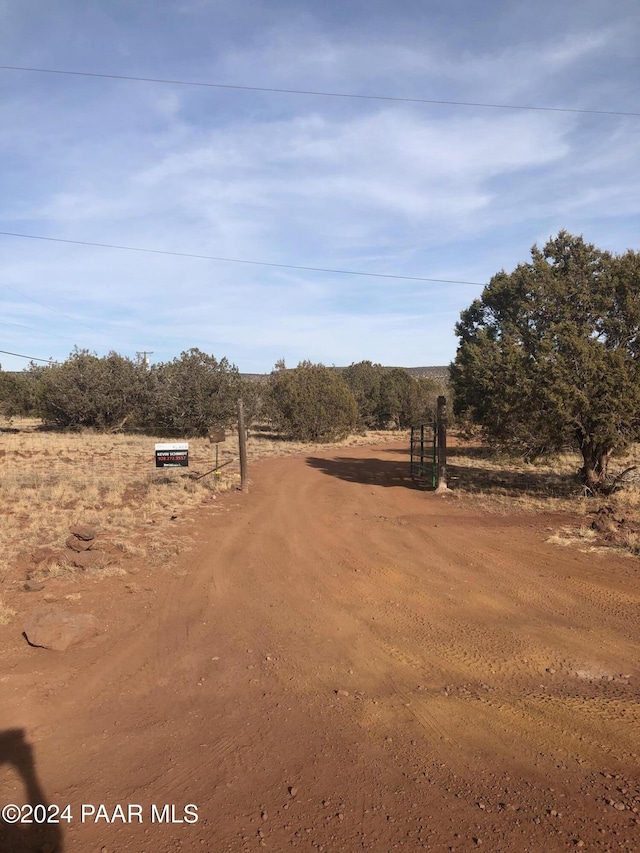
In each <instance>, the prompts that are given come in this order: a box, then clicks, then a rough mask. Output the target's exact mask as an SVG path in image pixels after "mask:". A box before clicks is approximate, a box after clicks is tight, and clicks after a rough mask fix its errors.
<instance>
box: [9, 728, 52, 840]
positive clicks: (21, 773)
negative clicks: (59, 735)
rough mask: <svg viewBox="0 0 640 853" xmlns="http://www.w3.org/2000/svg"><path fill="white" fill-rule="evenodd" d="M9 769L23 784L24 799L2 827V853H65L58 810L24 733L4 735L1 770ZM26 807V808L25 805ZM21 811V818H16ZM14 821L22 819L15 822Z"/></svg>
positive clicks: (16, 731) (12, 731) (18, 797)
mask: <svg viewBox="0 0 640 853" xmlns="http://www.w3.org/2000/svg"><path fill="white" fill-rule="evenodd" d="M3 767H9V768H10V769H11V770H12V771H13V773H14V775H15V776H17V777H19V780H20V782H21V783H22V787H23V789H24V790H23V792H22V795H15V802H16V803H17V806H16V807H15V808H13V807H12V806H8V809H9V812H6V808H7V804H6V803H3V805H4V806H5V814H4V817H5V818H6V820H3V821H2V822H1V823H0V853H42V851H46V853H62V850H63V841H62V830H61V828H60V823H48V822H45V819H47V818H48V820H60V815H59V812H58V811H57V807H56V806H52V805H49V803H48V802H47V799H46V797H45V794H44V791H43V789H42V786H41V784H40V781H39V779H38V774H37V772H36V764H35V758H34V754H33V748H32V747H31V745H30V744H29V743H28V741H27V740H26V737H25V732H24V730H23V729H8V730H6V731H3V732H0V768H3ZM23 803H26V805H22V804H23ZM16 811H17V814H14V813H15V812H16ZM14 818H18V819H17V820H14Z"/></svg>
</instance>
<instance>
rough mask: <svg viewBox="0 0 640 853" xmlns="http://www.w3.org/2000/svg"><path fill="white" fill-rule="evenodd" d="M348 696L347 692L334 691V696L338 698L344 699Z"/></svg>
mask: <svg viewBox="0 0 640 853" xmlns="http://www.w3.org/2000/svg"><path fill="white" fill-rule="evenodd" d="M348 695H349V691H348V690H336V696H340V697H343V698H344V697H346V696H348Z"/></svg>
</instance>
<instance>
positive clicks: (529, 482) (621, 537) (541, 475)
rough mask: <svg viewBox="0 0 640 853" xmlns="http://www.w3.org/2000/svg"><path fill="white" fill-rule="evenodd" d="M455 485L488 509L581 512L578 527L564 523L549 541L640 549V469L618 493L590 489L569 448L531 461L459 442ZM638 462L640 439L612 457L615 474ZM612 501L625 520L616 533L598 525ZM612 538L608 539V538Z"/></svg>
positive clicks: (453, 457)
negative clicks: (598, 515)
mask: <svg viewBox="0 0 640 853" xmlns="http://www.w3.org/2000/svg"><path fill="white" fill-rule="evenodd" d="M449 461H450V465H449V471H450V474H451V477H450V485H451V486H452V487H453V488H454V490H455V491H454V494H455V495H456V497H457V498H458V499H459V500H461V501H463V502H464V501H467V502H473V503H474V504H475V505H479V506H480V507H482V508H483V509H484V510H485V511H488V512H498V513H505V514H506V513H512V512H518V511H519V512H532V513H541V512H545V513H563V514H568V515H572V516H577V517H578V519H579V521H578V522H577V524H576V526H575V527H571V528H566V527H565V528H562V529H560V530H559V531H558V532H557V533H556V534H554V535H553V536H552V537H550V539H549V540H548V541H550V542H552V543H553V544H556V545H562V546H566V545H573V546H576V547H580V548H582V549H585V548H586V549H588V550H591V551H593V550H599V549H600V548H601V546H602V545H603V544H606V546H607V547H609V548H611V547H616V548H622V549H623V550H625V551H627V552H630V553H633V554H640V532H638V531H639V530H640V475H639V474H638V473H637V472H633V473H632V474H631V476H630V478H629V479H628V480H627V481H626V482H625V483H624V484H623V485H622V487H621V488H620V489H619V490H618V491H616V492H614V494H612V495H610V496H607V497H604V496H595V497H593V496H590V495H587V494H585V490H584V488H583V486H582V483H581V481H580V478H579V476H578V470H579V468H580V467H581V465H582V459H581V457H580V456H579V454H573V453H564V454H558V455H556V456H555V457H553V458H545V459H541V460H538V461H536V462H534V463H530V464H525V463H524V462H523V461H522V460H521V459H518V458H514V457H510V456H507V455H504V454H494V453H491V452H490V451H489V450H488V449H487V448H484V447H480V446H477V445H471V444H469V443H466V444H465V443H464V441H462V440H460V441H458V442H457V443H456V442H454V446H453V447H452V448H451V450H450V455H449ZM633 465H637V466H638V468H639V469H640V445H638V444H636V445H633V446H632V447H630V448H629V450H628V452H627V453H626V454H625V455H623V456H620V457H618V458H615V459H614V460H612V462H611V464H610V466H609V467H610V474H611V475H612V476H615V475H616V474H617V473H619V472H622V471H624V470H625V469H627V468H630V467H631V466H633ZM602 507H607V508H608V509H609V511H610V513H611V515H612V516H614V517H615V518H616V519H618V520H619V521H620V522H621V523H620V524H619V525H618V527H617V529H616V530H615V531H614V530H611V531H610V535H608V536H606V537H604V538H603V536H602V535H599V533H598V532H597V531H596V530H594V529H592V527H591V524H592V522H593V520H594V517H595V514H596V513H597V512H598V510H599V509H601V508H602ZM605 540H606V541H605Z"/></svg>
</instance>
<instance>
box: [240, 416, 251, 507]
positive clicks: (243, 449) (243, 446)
mask: <svg viewBox="0 0 640 853" xmlns="http://www.w3.org/2000/svg"><path fill="white" fill-rule="evenodd" d="M238 447H239V450H240V489H241V491H242V492H244V493H245V494H246V493H247V492H248V491H249V479H248V477H247V431H246V429H245V426H244V403H243V402H242V400H238Z"/></svg>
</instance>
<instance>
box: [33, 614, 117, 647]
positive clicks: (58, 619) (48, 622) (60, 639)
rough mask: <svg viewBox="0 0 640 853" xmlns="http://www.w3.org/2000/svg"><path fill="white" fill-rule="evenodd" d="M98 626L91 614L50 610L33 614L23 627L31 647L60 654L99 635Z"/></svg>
mask: <svg viewBox="0 0 640 853" xmlns="http://www.w3.org/2000/svg"><path fill="white" fill-rule="evenodd" d="M99 630H100V624H99V622H98V620H97V619H96V617H95V616H93V615H92V614H91V613H70V612H68V611H64V610H58V609H54V608H51V609H49V610H42V611H39V612H38V613H34V614H33V615H32V616H31V617H30V618H29V619H28V621H27V623H26V625H25V626H24V633H25V635H26V637H27V640H28V641H29V643H30V644H31V645H32V646H41V647H42V648H45V649H54V650H55V651H59V652H62V651H64V650H65V649H68V648H69V647H70V646H75V645H77V644H78V643H81V642H83V641H84V640H89V639H91V638H92V637H95V636H96V634H98V633H99Z"/></svg>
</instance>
